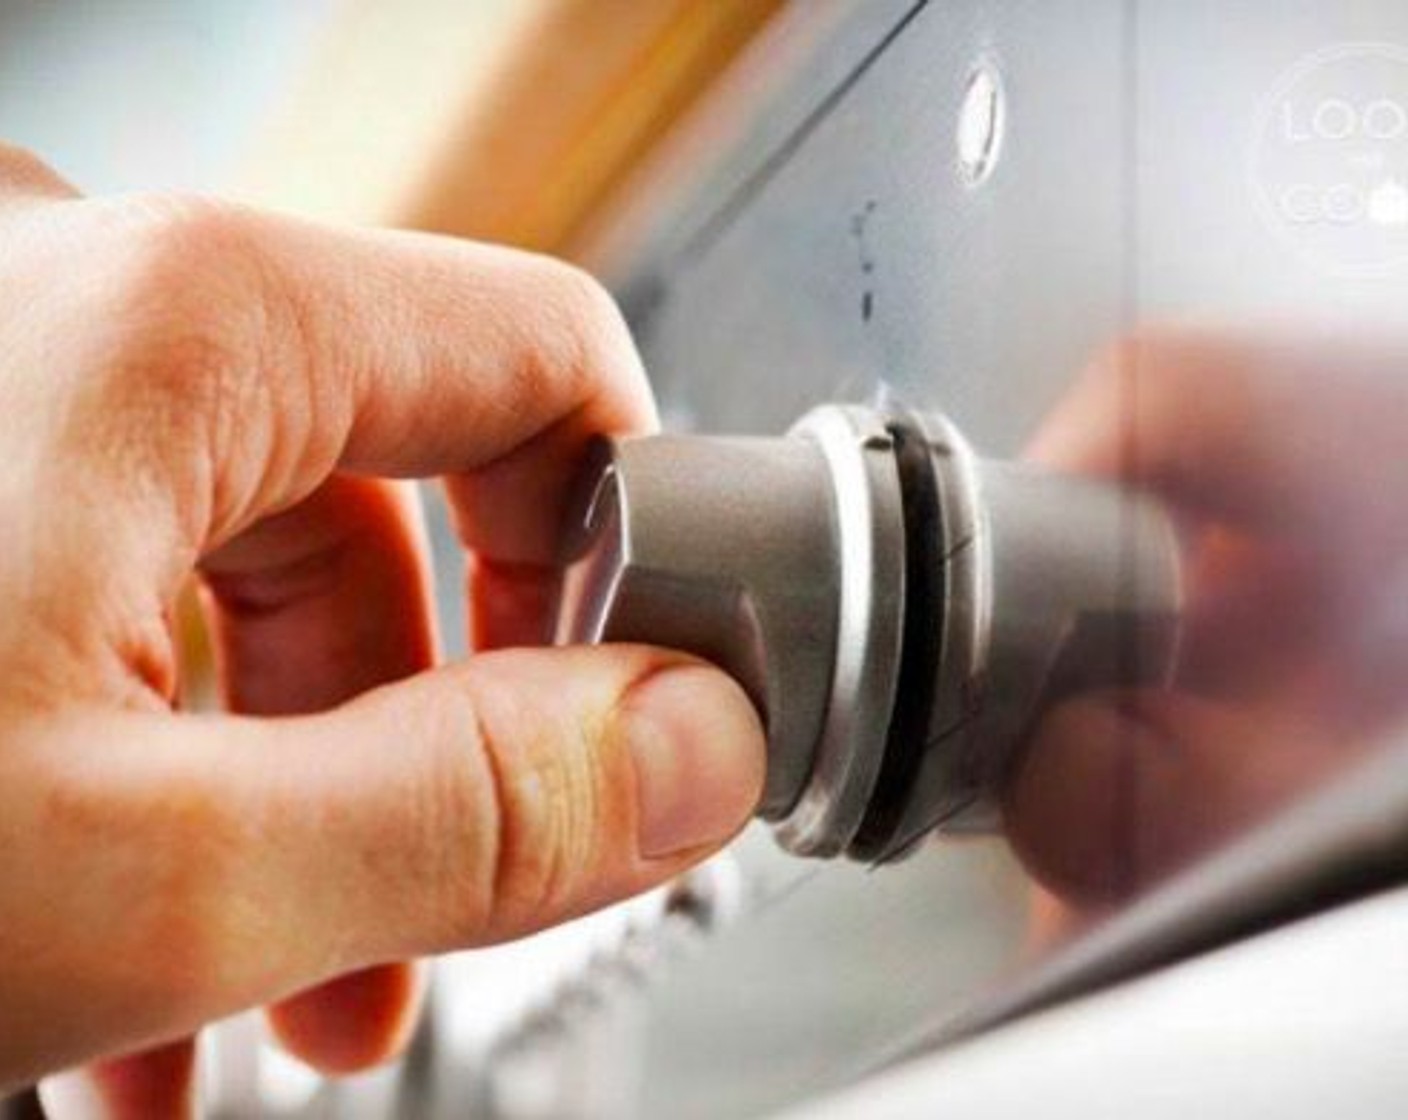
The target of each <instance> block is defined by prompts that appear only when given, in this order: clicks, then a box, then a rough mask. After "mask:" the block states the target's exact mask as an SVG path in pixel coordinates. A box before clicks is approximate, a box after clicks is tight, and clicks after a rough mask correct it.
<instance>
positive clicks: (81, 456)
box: [0, 149, 763, 1117]
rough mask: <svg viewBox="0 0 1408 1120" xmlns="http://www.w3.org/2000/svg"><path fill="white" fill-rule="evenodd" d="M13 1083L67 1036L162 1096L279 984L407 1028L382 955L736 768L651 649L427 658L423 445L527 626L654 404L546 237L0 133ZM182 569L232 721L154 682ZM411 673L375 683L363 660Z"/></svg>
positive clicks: (331, 1063) (181, 1097)
mask: <svg viewBox="0 0 1408 1120" xmlns="http://www.w3.org/2000/svg"><path fill="white" fill-rule="evenodd" d="M0 292H3V294H4V299H3V304H0V401H3V408H2V409H0V448H3V452H4V464H5V465H4V467H3V469H0V525H3V530H2V531H0V532H3V537H0V539H3V542H4V544H3V548H0V1087H3V1086H6V1085H8V1086H13V1085H16V1084H19V1083H22V1082H24V1081H26V1080H29V1079H32V1078H35V1077H37V1076H39V1075H41V1074H45V1073H47V1072H50V1071H53V1070H55V1069H58V1068H61V1067H64V1066H70V1065H73V1064H75V1063H79V1062H83V1061H87V1060H90V1059H93V1058H96V1057H109V1058H110V1056H111V1055H113V1054H122V1053H126V1054H132V1053H133V1052H135V1051H141V1050H144V1049H148V1048H152V1047H159V1049H156V1050H151V1051H149V1052H148V1053H146V1054H140V1055H138V1056H134V1057H127V1058H123V1059H120V1060H107V1061H105V1062H103V1063H102V1064H100V1065H98V1066H96V1067H94V1068H93V1069H92V1070H90V1076H89V1077H88V1078H87V1079H86V1080H85V1081H83V1082H81V1083H75V1082H73V1081H71V1080H69V1079H67V1078H66V1079H61V1080H60V1081H59V1082H58V1083H57V1085H55V1086H51V1087H50V1088H49V1089H48V1090H47V1091H46V1100H47V1101H48V1102H49V1103H50V1104H51V1105H53V1106H54V1107H55V1108H56V1109H57V1110H59V1111H62V1110H63V1109H64V1107H65V1105H64V1100H65V1099H71V1098H72V1096H73V1094H74V1091H75V1089H76V1086H77V1087H81V1089H82V1091H83V1092H84V1093H86V1094H87V1095H88V1096H89V1097H90V1098H91V1097H93V1095H94V1094H96V1098H97V1099H98V1100H99V1101H100V1102H101V1103H102V1106H103V1108H104V1109H105V1110H106V1111H107V1113H108V1114H109V1115H132V1116H142V1117H158V1116H162V1115H173V1114H180V1113H181V1112H182V1111H183V1110H185V1109H186V1108H187V1107H188V1106H189V1096H190V1088H191V1079H192V1073H191V1053H192V1049H191V1044H190V1041H189V1036H190V1033H191V1032H193V1031H195V1030H196V1029H197V1028H198V1027H199V1026H200V1025H201V1024H203V1023H206V1022H208V1021H210V1020H212V1019H214V1018H217V1017H220V1016H224V1015H227V1014H230V1013H232V1012H235V1011H237V1010H239V1009H241V1008H245V1007H249V1006H252V1005H257V1004H260V1003H263V1002H267V1001H271V1000H277V1001H280V1002H278V1003H277V1004H276V1006H275V1008H274V1010H273V1013H272V1019H273V1025H274V1028H275V1030H276V1032H277V1033H278V1034H279V1035H280V1037H281V1038H282V1039H283V1040H284V1041H285V1043H286V1044H287V1045H288V1046H290V1047H291V1048H292V1049H293V1050H294V1051H295V1052H296V1053H298V1054H299V1055H301V1056H302V1057H304V1058H305V1059H307V1060H309V1061H311V1062H313V1063H314V1064H316V1065H319V1066H321V1067H323V1068H325V1069H330V1070H348V1069H355V1068H360V1067H362V1066H365V1065H367V1064H368V1063H371V1062H375V1061H377V1060H379V1059H382V1058H384V1057H386V1056H387V1055H388V1054H389V1053H391V1052H393V1051H394V1050H395V1048H396V1046H397V1045H398V1043H399V1042H400V1041H401V1040H403V1039H404V1038H405V1036H406V1034H407V1024H408V1021H409V1017H410V1014H411V1012H412V1010H413V1005H414V1003H415V995H416V983H415V979H414V974H413V972H412V970H410V968H409V967H408V966H404V965H398V964H394V963H388V962H396V961H400V960H405V959H408V958H413V957H416V956H420V955H424V954H430V953H437V952H441V951H444V950H448V949H455V948H460V947H465V946H473V945H485V944H489V943H492V942H494V941H498V940H501V939H504V938H511V937H516V936H518V935H520V934H524V933H527V932H529V931H531V930H535V929H537V928H539V927H541V926H544V925H547V924H550V923H553V922H557V921H560V920H562V919H564V918H567V917H569V916H571V915H575V914H579V913H581V912H583V911H586V910H589V909H592V908H594V907H598V906H601V905H602V904H604V903H607V902H610V901H612V900H615V899H618V898H621V897H622V896H624V895H628V894H630V893H632V892H635V891H639V890H641V889H643V888H645V887H649V886H651V885H653V884H656V883H659V882H661V881H662V880H664V879H667V878H669V877H670V876H673V875H675V874H677V873H678V872H679V871H681V870H682V869H683V868H685V867H686V866H687V865H689V864H691V863H693V862H695V861H696V860H698V859H699V858H701V857H703V856H704V855H706V854H708V853H709V852H710V851H712V850H713V849H715V848H716V847H718V846H719V845H720V844H721V843H723V842H724V841H725V840H726V839H727V838H728V837H729V836H730V835H731V834H732V833H733V832H734V831H735V830H736V829H737V828H739V827H740V826H741V825H742V823H743V822H744V821H745V819H746V818H747V816H748V815H749V813H750V811H751V810H752V808H753V806H754V804H755V801H756V798H757V796H758V794H759V789H760V785H761V778H762V765H763V761H762V760H763V752H762V739H761V731H760V727H759V723H758V719H757V717H756V715H755V714H754V712H753V711H752V709H751V707H750V706H749V704H748V703H747V701H746V699H745V698H744V696H743V694H742V693H741V692H740V691H739V689H738V688H737V687H736V686H735V685H734V684H732V683H731V682H730V681H729V680H727V679H726V678H725V677H724V676H722V675H721V674H720V673H718V672H717V671H715V670H712V669H709V668H706V667H704V666H702V665H701V664H699V663H698V662H695V661H692V660H690V659H687V658H685V657H682V656H679V655H676V654H672V653H666V652H663V651H660V650H653V649H647V648H641V647H617V648H601V649H596V650H585V649H575V650H530V649H515V650H507V651H501V652H492V653H478V654H476V655H475V656H473V657H471V658H470V659H469V660H468V661H467V662H466V663H464V664H460V665H454V666H450V667H447V668H442V669H438V670H431V669H430V665H431V663H432V661H433V660H434V656H435V642H434V637H433V631H432V621H431V620H432V612H431V605H430V590H429V588H430V584H429V578H428V571H427V561H426V557H425V550H424V546H423V541H422V532H421V527H420V524H419V519H418V514H417V509H416V506H415V503H414V500H413V495H412V492H411V491H409V490H407V489H406V488H405V487H406V484H405V483H400V482H395V481H391V479H393V478H408V477H419V476H426V475H440V474H443V475H445V476H446V477H447V478H448V482H447V489H448V492H449V496H450V500H451V503H452V505H453V507H454V511H455V514H456V517H457V521H458V529H459V532H460V535H461V536H462V538H463V541H464V544H465V546H466V548H467V549H468V550H469V553H470V556H471V566H472V572H471V591H472V604H471V607H472V610H471V613H472V615H473V618H474V630H475V635H474V637H475V640H476V644H477V646H478V647H479V648H480V649H487V648H489V647H498V646H505V645H517V644H522V643H524V642H525V641H532V640H534V639H536V638H538V637H539V636H541V633H542V614H543V610H544V607H545V605H546V604H548V603H549V602H550V601H551V599H552V595H553V589H554V587H555V585H556V578H557V575H556V571H555V569H554V567H553V558H554V547H555V544H554V537H555V531H556V522H557V517H558V513H559V505H560V501H561V497H560V496H561V495H562V493H563V491H564V487H565V483H566V480H567V477H568V475H569V474H570V472H571V470H572V467H573V465H574V463H575V461H576V458H577V455H578V452H579V450H580V449H581V447H582V445H583V443H584V441H585V440H586V439H587V438H588V437H590V436H591V435H592V434H594V433H598V432H615V431H627V430H635V429H644V428H647V427H648V426H649V425H651V424H652V423H653V422H654V415H653V410H652V405H651V402H650V398H649V395H648V391H647V388H646V383H645V379H644V377H643V375H642V372H641V369H640V365H639V362H638V359H637V357H636V355H635V353H634V351H633V348H632V346H631V343H630V341H629V338H628V336H627V332H626V330H625V328H624V326H623V325H622V322H621V320H620V317H619V315H618V314H617V312H616V310H615V309H614V307H613V306H612V305H611V302H610V300H609V299H608V298H607V297H606V296H605V295H603V294H602V291H601V289H600V288H599V287H597V286H596V285H595V284H594V283H593V282H591V281H590V280H588V279H587V278H585V277H584V276H583V275H582V274H581V273H580V272H578V271H576V270H574V269H571V268H569V267H567V266H565V265H562V264H558V263H554V262H552V261H548V260H545V259H542V258H538V257H534V256H530V255H527V254H523V253H517V252H512V251H509V250H505V249H499V248H490V247H486V246H480V245H470V244H463V243H459V242H455V241H451V240H447V239H442V238H435V237H429V236H423V235H413V234H397V233H368V232H345V233H343V232H334V231H331V230H326V229H321V228H318V227H315V226H312V225H307V224H302V223H299V222H295V221H291V220H285V219H280V218H276V217H271V216H266V215H261V214H258V213H253V212H249V211H245V210H240V209H235V208H231V207H228V206H224V205H221V204H217V203H213V202H208V201H199V200H189V199H173V198H165V197H160V198H156V197H152V198H141V197H133V198H124V199H115V200H106V201H105V200H85V199H81V198H79V197H78V196H77V195H76V194H75V192H74V191H73V189H72V188H70V187H69V186H68V185H67V184H65V183H63V182H62V181H61V180H59V179H58V178H57V177H56V176H55V175H54V174H53V173H52V172H50V171H49V170H48V169H46V168H45V167H43V166H42V165H40V164H38V163H37V162H35V161H34V160H33V159H31V158H29V157H27V156H26V155H24V154H22V153H19V152H17V151H14V150H9V149H0ZM193 573H194V574H195V575H196V576H197V578H198V579H199V582H200V586H201V589H202V592H203V597H204V604H205V607H206V609H207V611H208V616H209V621H210V624H211V629H212V633H213V635H214V641H215V645H216V652H217V657H218V662H219V668H220V674H221V678H222V681H223V686H224V690H225V694H226V696H227V698H228V701H229V706H230V707H231V708H232V709H233V710H234V712H236V713H242V714H232V715H213V714H181V713H176V712H173V710H172V708H173V698H174V697H175V695H176V689H177V682H178V674H179V670H180V667H179V665H178V664H177V660H176V655H175V652H174V649H175V646H174V643H173V636H172V611H173V606H174V604H175V603H176V600H177V596H178V593H179V592H180V591H181V589H182V586H183V584H184V583H185V582H186V581H187V579H188V577H190V576H191V575H192V574H193ZM389 682H399V683H389Z"/></svg>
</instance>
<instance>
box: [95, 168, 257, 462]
mask: <svg viewBox="0 0 1408 1120" xmlns="http://www.w3.org/2000/svg"><path fill="white" fill-rule="evenodd" d="M96 205H97V206H98V211H97V212H98V214H99V215H100V216H99V218H98V232H99V235H100V236H102V237H104V238H105V239H106V241H105V245H104V248H105V254H104V263H103V264H102V265H101V266H100V267H101V268H102V269H104V270H105V271H104V275H103V277H102V280H103V283H102V289H101V290H102V291H103V293H104V294H103V295H102V297H100V298H101V303H100V306H99V307H98V308H96V312H97V317H98V319H99V321H100V332H101V333H100V335H99V337H100V338H101V339H102V342H103V344H104V346H105V348H106V353H104V354H102V355H100V360H97V361H94V362H92V363H91V364H89V365H88V366H87V367H86V370H85V376H84V381H83V383H82V384H81V385H80V386H79V387H78V392H77V395H76V403H77V405H78V407H77V410H76V413H77V414H76V416H75V421H76V423H75V429H76V431H77V432H78V433H79V435H80V437H81V438H83V439H84V440H85V441H87V440H88V438H89V437H90V436H91V435H92V434H93V433H95V432H96V433H100V434H101V435H102V436H103V437H104V438H100V439H99V440H98V441H97V446H96V447H95V452H96V453H99V454H103V455H105V456H108V457H111V455H112V454H113V453H114V452H116V453H117V454H119V455H120V456H121V457H123V459H124V460H129V459H133V458H137V459H146V458H155V459H157V460H158V461H159V462H160V463H169V462H170V461H171V459H172V458H173V457H176V458H178V459H179V460H180V461H181V462H183V463H184V462H188V461H192V457H193V456H198V457H199V458H200V460H201V461H207V460H210V461H214V458H215V457H216V456H218V455H219V454H220V449H221V448H225V447H232V446H237V445H238V442H239V438H240V435H239V432H240V428H241V425H242V424H244V423H246V421H245V419H244V418H245V417H248V416H249V415H251V414H252V413H253V412H254V409H252V408H251V405H253V404H254V403H256V402H255V397H256V395H257V394H259V393H262V392H264V391H266V390H265V387H264V386H262V385H261V382H260V379H259V377H258V376H257V372H258V369H259V365H260V361H259V359H260V355H259V352H258V346H259V340H260V339H261V337H262V334H263V331H262V325H263V319H264V316H265V314H266V308H267V300H266V299H265V293H264V291H263V284H262V281H261V268H260V264H259V260H258V256H257V253H256V251H255V248H254V244H253V239H252V238H251V237H250V236H249V234H248V233H247V231H246V228H245V227H246V224H247V223H246V219H245V217H244V215H243V213H242V212H241V211H239V210H237V209H235V208H233V207H229V206H226V205H225V204H223V203H220V202H217V201H213V200H209V199H204V198H199V197H194V196H181V195H144V196H138V197H135V198H131V199H123V200H120V201H118V202H114V203H99V204H96ZM121 465H124V466H130V465H132V464H130V463H127V462H124V463H123V464H121ZM137 465H139V466H140V463H139V464H137Z"/></svg>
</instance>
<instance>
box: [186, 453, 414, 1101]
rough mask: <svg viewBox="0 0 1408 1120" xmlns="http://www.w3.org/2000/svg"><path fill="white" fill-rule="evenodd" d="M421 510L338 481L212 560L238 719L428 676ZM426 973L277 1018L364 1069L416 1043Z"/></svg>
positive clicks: (305, 1054)
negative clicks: (413, 1037)
mask: <svg viewBox="0 0 1408 1120" xmlns="http://www.w3.org/2000/svg"><path fill="white" fill-rule="evenodd" d="M424 537H425V532H424V526H423V523H422V520H421V516H420V508H419V503H418V501H417V498H416V495H415V492H414V490H413V489H412V488H411V487H410V486H409V485H408V484H398V483H391V482H387V481H384V480H379V479H370V478H356V477H350V476H345V475H339V476H334V477H333V478H332V479H330V480H329V481H328V482H327V483H325V484H324V485H323V486H321V487H320V488H319V489H318V490H317V491H315V492H314V493H313V494H312V495H311V496H310V497H308V498H306V499H305V500H304V501H303V502H301V503H299V505H297V506H295V507H294V508H293V509H291V510H288V511H286V512H284V513H281V514H278V515H276V516H275V517H272V518H268V519H266V520H264V521H263V522H260V523H258V524H257V525H255V526H253V527H252V528H251V529H249V530H247V531H246V532H244V533H243V534H241V535H240V536H239V537H237V538H236V539H235V540H233V541H231V542H229V543H228V544H226V545H225V546H224V547H223V548H222V549H220V551H219V552H218V553H217V554H215V555H213V556H209V557H206V559H205V560H204V561H203V563H202V566H201V567H202V574H203V577H204V583H205V587H206V589H207V591H208V595H207V597H206V601H207V607H208V611H207V613H208V617H209V620H210V623H211V630H212V635H213V638H214V642H215V646H216V652H217V658H218V662H219V667H220V677H221V681H222V684H223V687H224V692H225V697H226V703H227V706H228V707H229V708H230V710H231V711H235V712H243V713H248V714H251V715H285V714H293V713H301V712H316V711H322V710H325V709H327V708H331V707H333V706H334V705H336V704H339V703H342V702H343V701H346V700H349V699H351V698H352V697H354V696H356V695H358V694H359V693H361V692H364V691H366V690H367V689H369V688H372V687H375V686H376V685H380V684H385V683H387V682H389V681H394V680H399V679H401V678H403V677H406V676H409V675H411V674H412V673H415V672H418V671H420V670H422V669H426V668H428V667H429V666H430V665H431V664H432V663H433V661H434V650H435V625H434V621H433V615H432V607H431V587H432V580H431V575H430V564H429V558H428V554H427V550H426V547H425V540H424ZM423 980H424V977H423V975H422V972H421V970H419V969H417V968H415V967H414V966H413V965H411V964H409V963H397V964H387V965H381V966H377V967H374V968H369V969H364V970H362V971H360V972H357V973H355V974H352V975H350V976H344V977H339V978H337V979H335V980H332V981H329V982H327V983H326V984H322V985H319V986H317V987H315V988H312V989H310V990H309V991H307V992H302V993H299V994H298V995H296V996H294V997H292V998H291V999H289V1000H286V1001H284V1002H283V1003H281V1004H279V1005H277V1006H275V1007H272V1008H271V1009H270V1011H269V1017H270V1025H271V1026H272V1027H273V1030H274V1033H275V1035H276V1036H277V1037H278V1038H279V1039H280V1040H282V1041H283V1042H284V1044H285V1045H286V1046H287V1047H288V1048H289V1049H290V1050H291V1051H292V1052H293V1053H294V1054H295V1055H296V1056H298V1057H299V1058H301V1059H302V1060H303V1061H305V1062H307V1063H309V1064H310V1065H312V1066H315V1067H316V1068H318V1069H321V1070H323V1071H325V1072H328V1073H350V1072H353V1071H355V1070H357V1069H361V1068H365V1067H366V1066H368V1065H373V1064H376V1063H379V1062H383V1061H386V1060H388V1059H390V1058H394V1057H395V1056H396V1055H397V1054H398V1053H399V1050H400V1048H401V1047H402V1046H403V1045H404V1044H405V1043H406V1042H407V1041H408V1040H409V1038H410V1036H411V1029H412V1027H413V1025H414V1017H415V1015H416V1013H417V1010H418V1008H419V1005H420V1003H421V998H422V993H421V991H420V989H421V985H422V983H423Z"/></svg>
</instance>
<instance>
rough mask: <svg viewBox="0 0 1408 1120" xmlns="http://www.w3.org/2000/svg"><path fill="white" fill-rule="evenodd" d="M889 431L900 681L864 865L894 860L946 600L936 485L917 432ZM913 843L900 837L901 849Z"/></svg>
mask: <svg viewBox="0 0 1408 1120" xmlns="http://www.w3.org/2000/svg"><path fill="white" fill-rule="evenodd" d="M888 428H889V430H890V434H891V435H892V436H893V437H894V441H895V460H896V466H897V467H898V470H899V479H900V504H901V509H902V510H903V514H904V555H905V563H904V619H903V622H902V626H901V635H900V669H899V680H898V682H897V684H896V687H895V703H894V709H893V711H892V712H891V715H890V726H889V730H888V731H887V732H886V735H885V748H884V750H885V753H884V757H883V758H882V759H881V762H880V773H879V777H878V778H877V779H876V782H875V791H874V792H873V793H872V794H871V798H870V803H869V805H867V806H866V810H865V816H864V817H863V818H862V820H861V824H860V828H859V829H858V830H857V832H856V835H855V838H854V839H853V840H852V841H851V843H850V846H849V848H848V849H847V852H848V854H849V855H850V856H851V857H852V858H855V859H859V860H864V861H866V862H874V861H876V860H882V859H885V858H887V857H888V856H889V855H891V854H893V852H892V849H893V848H894V846H895V840H896V836H895V832H896V830H897V829H898V828H899V825H900V822H901V821H902V820H903V819H904V815H905V810H906V808H907V807H908V804H909V799H910V794H911V792H912V790H913V786H914V782H915V779H916V778H917V777H918V775H919V767H920V764H921V763H922V762H923V759H924V753H925V747H926V737H927V735H928V730H929V719H930V712H931V709H932V708H933V703H934V690H935V682H936V678H937V674H938V666H939V656H940V653H941V645H942V635H943V619H944V610H945V597H944V579H943V576H944V557H943V554H942V553H943V531H942V529H943V526H942V523H941V518H942V516H943V511H942V508H941V506H940V504H939V491H938V482H937V480H936V479H935V477H934V466H933V463H932V461H931V459H930V454H929V446H928V442H927V441H926V440H925V438H924V436H923V433H922V432H920V431H919V430H917V429H916V428H914V427H911V426H910V425H909V424H907V423H906V422H905V421H904V420H902V419H901V420H895V421H892V422H891V423H890V424H889V425H888ZM913 839H917V838H915V837H905V838H903V841H904V842H903V843H902V844H900V845H899V846H900V847H901V848H903V849H907V848H908V847H909V846H910V844H909V842H910V841H911V840H913Z"/></svg>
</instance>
